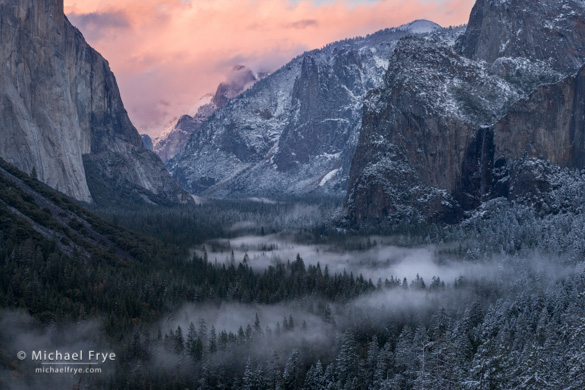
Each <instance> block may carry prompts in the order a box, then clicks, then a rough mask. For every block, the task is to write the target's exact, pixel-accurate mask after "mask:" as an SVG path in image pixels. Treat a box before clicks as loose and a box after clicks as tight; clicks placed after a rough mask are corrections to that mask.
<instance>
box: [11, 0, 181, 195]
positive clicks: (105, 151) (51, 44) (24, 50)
mask: <svg viewBox="0 0 585 390" xmlns="http://www.w3.org/2000/svg"><path fill="white" fill-rule="evenodd" d="M0 132H1V134H2V137H1V140H0V156H1V157H2V158H4V159H5V160H6V161H8V162H9V163H11V164H13V165H15V166H16V167H17V168H19V169H21V170H23V171H25V172H33V171H34V172H35V174H36V175H37V177H38V178H39V179H40V180H41V181H43V182H44V183H46V184H48V185H50V186H51V187H53V188H55V189H58V190H59V191H61V192H63V193H65V194H67V195H70V196H72V197H73V198H75V199H78V200H81V201H84V202H93V201H97V202H99V203H106V204H107V203H109V202H111V201H116V200H117V199H124V198H133V199H138V200H140V199H142V201H146V202H155V203H161V202H162V203H176V202H186V201H190V197H189V196H188V194H187V193H185V192H184V191H183V190H182V189H181V188H180V187H179V186H178V184H177V183H176V182H174V180H172V178H171V177H170V176H169V175H168V173H167V172H166V171H165V168H164V166H163V164H162V163H161V161H160V160H159V159H158V157H157V156H156V155H155V154H154V153H152V152H150V151H147V150H146V149H145V148H144V146H143V144H142V140H141V138H140V135H139V134H138V132H137V131H136V129H135V128H134V126H133V125H132V123H131V122H130V119H129V118H128V115H127V113H126V110H125V109H124V105H123V103H122V100H121V98H120V93H119V90H118V87H117V84H116V80H115V78H114V75H113V74H112V72H111V71H110V68H109V65H108V63H107V61H106V60H105V59H104V58H103V57H102V56H101V55H100V54H99V53H97V52H96V51H95V50H93V49H92V48H91V47H90V46H89V45H88V44H87V43H86V42H85V40H84V38H83V36H82V35H81V33H80V32H79V31H78V30H77V29H76V28H75V27H73V26H72V25H71V24H70V23H69V21H68V20H67V18H66V17H65V15H64V13H63V0H0Z"/></svg>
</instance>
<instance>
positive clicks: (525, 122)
mask: <svg viewBox="0 0 585 390" xmlns="http://www.w3.org/2000/svg"><path fill="white" fill-rule="evenodd" d="M528 3H530V4H528ZM559 3H562V4H561V5H559V4H557V3H556V2H552V1H544V2H539V4H534V3H533V2H527V1H524V0H506V1H501V0H479V1H478V2H477V4H476V5H475V7H474V9H473V12H472V15H471V20H470V24H469V26H468V28H467V30H466V33H465V34H464V35H462V37H460V38H459V39H458V40H457V43H456V44H455V45H454V46H453V47H449V46H445V45H441V44H437V43H436V42H433V41H432V40H429V39H427V40H420V39H406V40H403V41H401V42H400V43H399V45H398V47H397V48H396V52H395V54H394V57H393V59H392V60H391V64H390V67H389V69H388V72H387V74H386V79H385V83H384V87H383V88H381V89H378V90H375V91H372V92H371V93H370V94H369V95H368V98H367V99H366V104H365V105H364V115H363V120H362V130H361V133H360V139H359V143H358V146H357V148H356V153H355V155H354V158H353V161H352V167H351V179H350V186H349V189H348V195H347V203H346V204H347V211H348V216H349V222H350V224H352V225H354V226H358V225H364V224H372V225H377V224H393V223H394V222H396V221H399V220H404V219H405V218H406V219H407V220H416V221H427V222H449V223H451V222H457V221H459V220H461V218H462V217H463V216H464V215H465V213H466V212H469V211H472V210H475V209H476V208H477V207H478V206H480V205H481V203H482V202H484V201H486V200H489V199H492V198H496V197H502V196H503V197H506V198H508V199H515V200H518V199H529V198H533V196H532V195H530V194H542V193H544V192H546V191H547V189H548V188H551V184H550V183H548V182H547V179H546V177H547V174H546V173H545V171H550V170H551V169H549V168H546V169H545V168H543V167H550V166H560V167H568V168H583V152H584V151H583V146H584V145H583V135H582V128H583V123H582V121H583V115H584V113H583V110H584V109H585V107H584V106H583V103H584V102H583V96H582V95H583V85H582V82H583V81H582V77H583V75H582V73H583V71H582V70H581V71H579V73H578V74H577V75H576V76H571V77H568V78H566V73H567V72H569V73H570V72H573V71H574V70H575V69H576V68H575V66H576V64H579V63H580V62H582V60H583V59H582V58H581V57H583V53H584V52H583V51H582V48H583V47H585V36H582V35H581V32H579V31H577V30H575V31H573V35H572V38H571V39H561V38H562V37H559V36H550V37H549V35H547V34H548V33H546V34H545V33H543V32H542V31H540V30H541V27H542V26H541V24H542V23H544V24H545V25H551V26H552V25H553V24H554V31H556V32H557V33H558V32H560V31H569V30H571V29H572V28H573V27H574V26H580V25H581V23H583V25H585V19H584V15H585V14H584V13H583V12H582V11H581V12H579V13H576V11H575V10H576V8H575V7H581V3H577V2H574V1H568V0H567V1H561V2H559ZM558 7H561V8H562V9H564V10H569V11H567V13H566V14H564V13H563V14H553V13H552V11H553V10H557V8H558ZM526 13H528V14H527V15H524V14H526ZM537 22H538V26H537V25H535V24H536V23H537ZM487 26H490V32H489V33H488V31H487ZM493 26H499V27H497V28H494V27H493ZM523 29H528V30H529V31H531V32H534V34H532V35H531V36H530V37H529V36H528V35H524V32H523ZM512 32H513V33H514V36H515V37H516V38H514V37H512V36H511V35H510V34H512ZM542 34H544V35H542ZM541 35H542V36H541ZM547 37H548V38H547ZM553 38H554V39H553ZM495 48H498V50H496V49H495ZM577 48H580V49H579V50H577ZM555 50H556V51H558V52H557V53H556V55H557V59H560V60H561V61H557V60H556V59H555V60H553V59H551V58H552V57H551V51H555ZM538 85H541V86H540V87H537V86H538ZM535 88H536V90H534V89H535ZM533 91H534V92H533Z"/></svg>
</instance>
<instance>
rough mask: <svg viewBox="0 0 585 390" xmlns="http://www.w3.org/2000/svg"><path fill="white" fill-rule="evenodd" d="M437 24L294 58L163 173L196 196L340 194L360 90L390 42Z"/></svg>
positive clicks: (207, 126)
mask: <svg viewBox="0 0 585 390" xmlns="http://www.w3.org/2000/svg"><path fill="white" fill-rule="evenodd" d="M443 30H444V29H442V28H441V27H440V26H439V25H437V24H435V23H433V22H429V21H424V20H419V21H415V22H413V23H410V24H407V25H404V26H401V27H398V28H392V29H385V30H382V31H378V32H376V33H374V34H371V35H369V36H366V37H358V38H354V39H347V40H344V41H339V42H334V43H331V44H329V45H327V46H325V47H323V48H322V49H320V50H312V51H309V52H306V53H304V54H302V55H300V56H299V57H297V58H295V59H293V60H292V61H290V62H289V63H288V64H286V65H284V66H283V67H282V68H280V69H278V70H277V71H275V72H274V73H272V74H271V75H270V76H268V77H266V78H264V79H263V80H260V81H258V82H257V83H256V84H255V85H254V86H253V87H252V88H250V89H249V90H247V91H245V92H244V93H242V94H241V95H239V96H238V97H236V98H234V99H232V100H230V101H229V103H227V105H226V106H225V107H224V108H223V109H220V110H217V111H216V112H214V113H213V114H212V115H211V116H210V117H209V118H208V119H207V120H206V121H205V123H203V124H202V125H201V127H200V128H199V129H198V130H197V131H195V132H193V134H192V135H191V136H190V138H189V141H188V142H187V145H186V146H185V148H184V149H183V150H182V151H181V152H180V153H179V154H178V155H177V156H176V157H175V158H174V159H172V160H170V161H169V162H168V163H167V166H168V168H169V170H170V172H171V173H172V175H173V177H174V178H176V179H177V181H179V183H181V184H182V185H183V186H184V187H185V188H186V189H188V190H189V191H190V192H192V193H195V194H198V195H203V196H216V197H246V196H261V197H288V196H303V195H307V194H319V195H324V194H326V195H336V196H343V194H344V193H345V191H346V189H347V185H348V179H349V167H350V164H351V159H352V156H353V153H354V150H355V147H356V144H357V141H358V135H359V131H360V127H361V110H362V106H363V101H364V97H365V96H366V94H367V92H368V91H369V90H370V89H372V88H376V87H379V86H381V85H382V82H383V79H384V72H385V71H386V68H387V67H388V60H389V58H390V57H391V56H392V52H393V50H394V47H395V45H396V42H398V40H400V39H401V38H404V37H407V36H411V35H418V36H423V35H428V34H432V33H433V32H435V31H443ZM451 33H453V31H450V30H447V29H445V30H444V34H445V35H449V34H451Z"/></svg>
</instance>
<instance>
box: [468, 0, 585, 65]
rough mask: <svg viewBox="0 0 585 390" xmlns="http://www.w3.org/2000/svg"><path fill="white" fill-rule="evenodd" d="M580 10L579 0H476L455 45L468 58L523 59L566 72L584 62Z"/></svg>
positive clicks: (584, 10) (583, 9)
mask: <svg viewBox="0 0 585 390" xmlns="http://www.w3.org/2000/svg"><path fill="white" fill-rule="evenodd" d="M584 13H585V3H583V2H582V1H580V0H544V1H532V0H478V1H477V2H476V3H475V5H474V7H473V9H472V11H471V16H470V18H469V24H468V25H467V30H466V32H465V34H464V35H463V37H462V39H461V40H460V42H458V49H459V50H460V52H461V53H462V54H463V55H464V56H466V57H468V58H472V59H474V60H483V61H487V62H490V63H491V62H494V61H496V60H497V59H499V58H525V59H528V60H536V61H542V62H545V63H547V64H550V66H552V67H553V68H555V69H557V70H559V71H563V72H570V71H573V70H575V69H577V68H578V67H579V66H581V64H583V63H585V51H584V50H583V42H585V22H584V19H583V14H584Z"/></svg>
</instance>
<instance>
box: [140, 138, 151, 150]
mask: <svg viewBox="0 0 585 390" xmlns="http://www.w3.org/2000/svg"><path fill="white" fill-rule="evenodd" d="M140 137H141V138H142V144H143V145H144V147H145V148H146V149H147V150H150V151H151V152H152V149H153V146H152V138H150V136H149V135H148V134H140Z"/></svg>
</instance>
